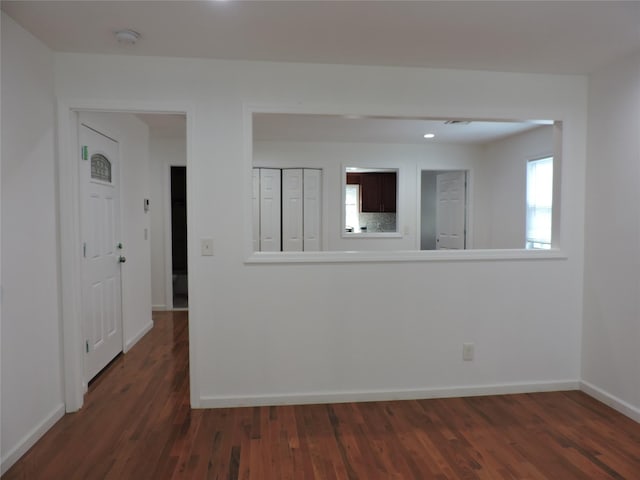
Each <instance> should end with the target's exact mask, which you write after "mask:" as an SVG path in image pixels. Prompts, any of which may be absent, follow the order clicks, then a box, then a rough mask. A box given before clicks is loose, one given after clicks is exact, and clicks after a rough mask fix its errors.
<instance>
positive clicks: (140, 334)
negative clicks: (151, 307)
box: [122, 320, 153, 353]
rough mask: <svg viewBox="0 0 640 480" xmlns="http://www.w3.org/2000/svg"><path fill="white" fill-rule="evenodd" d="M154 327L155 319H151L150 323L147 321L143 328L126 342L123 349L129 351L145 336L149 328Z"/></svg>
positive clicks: (125, 351)
mask: <svg viewBox="0 0 640 480" xmlns="http://www.w3.org/2000/svg"><path fill="white" fill-rule="evenodd" d="M152 328H153V320H149V323H147V324H146V325H145V326H144V327H143V328H142V330H140V331H139V332H138V333H137V334H136V335H135V336H134V337H133V338H132V339H131V340H129V341H128V342H126V343H125V344H124V348H123V349H122V351H123V352H124V353H127V352H128V351H129V350H131V348H132V347H133V346H134V345H135V344H136V343H138V342H139V341H140V339H141V338H142V337H144V336H145V335H146V334H147V333H148V332H149V330H151V329H152Z"/></svg>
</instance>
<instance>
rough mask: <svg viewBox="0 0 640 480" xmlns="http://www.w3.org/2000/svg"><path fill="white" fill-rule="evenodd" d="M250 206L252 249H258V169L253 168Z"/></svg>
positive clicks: (256, 250)
mask: <svg viewBox="0 0 640 480" xmlns="http://www.w3.org/2000/svg"><path fill="white" fill-rule="evenodd" d="M251 181H252V194H251V208H252V215H253V222H252V229H251V230H252V233H253V251H254V252H259V251H260V169H259V168H254V169H253V172H252V178H251Z"/></svg>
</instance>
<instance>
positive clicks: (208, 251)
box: [200, 238, 213, 257]
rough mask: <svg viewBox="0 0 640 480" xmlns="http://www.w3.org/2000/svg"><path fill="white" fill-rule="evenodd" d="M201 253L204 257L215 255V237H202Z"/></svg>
mask: <svg viewBox="0 0 640 480" xmlns="http://www.w3.org/2000/svg"><path fill="white" fill-rule="evenodd" d="M200 254H201V255H202V256H203V257H210V256H212V255H213V238H202V239H200Z"/></svg>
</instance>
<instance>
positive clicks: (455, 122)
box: [444, 120, 471, 125]
mask: <svg viewBox="0 0 640 480" xmlns="http://www.w3.org/2000/svg"><path fill="white" fill-rule="evenodd" d="M470 123H471V121H470V120H447V121H445V122H444V124H445V125H469V124H470Z"/></svg>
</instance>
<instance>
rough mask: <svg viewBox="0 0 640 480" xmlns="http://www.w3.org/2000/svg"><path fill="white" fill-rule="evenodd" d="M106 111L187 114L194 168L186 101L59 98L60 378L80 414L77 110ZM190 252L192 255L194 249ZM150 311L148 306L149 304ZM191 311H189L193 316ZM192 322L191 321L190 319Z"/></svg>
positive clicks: (192, 326)
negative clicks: (61, 376) (61, 373)
mask: <svg viewBox="0 0 640 480" xmlns="http://www.w3.org/2000/svg"><path fill="white" fill-rule="evenodd" d="M81 111H91V112H109V113H130V114H135V113H167V114H175V113H179V114H184V115H186V124H187V125H186V146H187V152H186V153H187V154H186V158H187V162H186V163H187V167H189V166H190V165H192V161H191V159H190V155H191V151H192V148H191V145H192V141H193V131H194V130H193V128H194V127H193V117H194V114H193V112H194V107H193V106H192V105H191V104H187V103H167V102H164V101H158V102H137V101H120V100H99V99H93V100H91V99H89V100H87V99H73V98H66V99H59V100H58V102H57V126H58V131H57V139H58V161H57V166H56V167H57V168H56V170H57V171H56V173H57V177H58V178H57V185H58V192H57V193H58V195H57V198H58V205H57V210H58V241H59V244H58V249H59V253H58V267H59V272H60V273H59V276H60V283H61V293H60V311H59V315H60V318H61V319H62V320H61V325H60V330H61V339H62V345H61V350H62V357H61V363H62V372H63V378H62V379H61V380H62V382H63V387H64V403H65V410H66V411H67V412H75V411H77V410H79V409H80V408H81V407H82V405H83V402H84V394H85V392H86V390H87V385H86V382H85V380H84V373H83V372H84V354H83V347H84V343H83V342H84V337H83V333H82V332H83V330H82V293H81V292H82V290H81V288H82V275H81V273H82V269H81V258H80V252H81V249H82V247H81V239H80V236H81V232H80V179H79V172H78V166H77V161H78V152H77V148H76V147H77V146H78V145H79V143H78V142H79V136H78V130H79V122H78V112H81ZM195 178H196V177H195V176H194V168H187V183H188V184H190V185H194V180H195ZM193 194H194V189H193V188H188V189H187V208H188V214H187V215H188V216H189V217H191V218H196V217H195V215H196V212H195V210H196V205H195V201H194V199H193ZM187 236H188V241H189V243H193V242H194V239H195V236H194V232H193V227H190V226H189V224H187ZM188 250H191V251H195V250H194V249H193V248H192V246H190V248H188ZM193 261H194V260H193V257H192V256H189V257H188V259H187V262H188V270H189V272H193V271H194V266H193ZM191 285H192V282H191V279H190V278H189V299H190V303H191V304H192V305H193V303H195V302H193V299H194V296H193V291H192V289H191ZM149 309H151V305H149ZM193 312H194V309H193V308H191V314H192V315H193ZM192 318H193V317H192ZM196 329H197V327H196V322H194V321H190V322H189V343H190V345H192V346H195V340H196V338H197V335H196V333H197V332H196ZM194 350H195V348H189V379H190V382H189V383H190V396H191V406H192V407H198V406H199V403H200V400H199V398H200V391H199V385H198V384H197V378H198V376H197V375H196V371H197V359H196V358H195V353H194Z"/></svg>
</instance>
